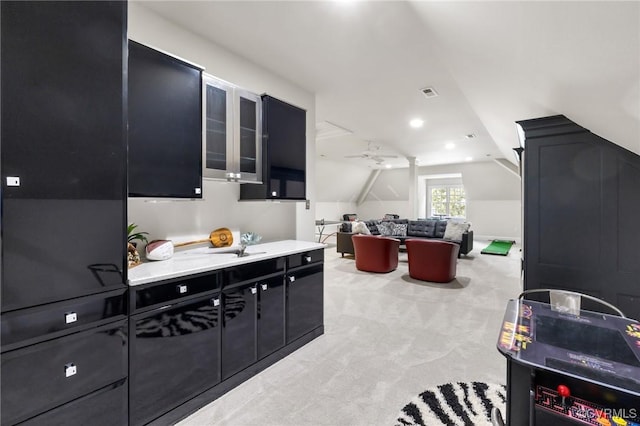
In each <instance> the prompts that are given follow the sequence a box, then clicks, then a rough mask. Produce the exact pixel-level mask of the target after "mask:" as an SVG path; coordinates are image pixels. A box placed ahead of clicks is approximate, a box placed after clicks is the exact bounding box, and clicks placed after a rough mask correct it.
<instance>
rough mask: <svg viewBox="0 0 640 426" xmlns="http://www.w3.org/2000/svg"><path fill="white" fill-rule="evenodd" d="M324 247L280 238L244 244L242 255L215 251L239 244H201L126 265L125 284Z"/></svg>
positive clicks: (139, 282) (144, 282) (164, 278)
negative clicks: (140, 262) (162, 257)
mask: <svg viewBox="0 0 640 426" xmlns="http://www.w3.org/2000/svg"><path fill="white" fill-rule="evenodd" d="M325 247H326V244H320V243H312V242H309V241H296V240H284V241H276V242H272V243H264V244H256V245H253V246H247V249H246V250H245V253H249V256H245V257H238V256H237V255H236V254H235V253H216V252H221V251H222V252H224V251H225V250H229V249H234V248H239V246H234V247H225V248H210V247H201V248H195V249H189V250H183V251H177V252H175V253H174V254H173V257H172V258H171V259H167V260H159V261H152V260H147V261H145V262H144V263H142V264H141V265H138V266H136V267H134V268H131V269H129V271H128V274H129V285H130V286H136V285H140V284H147V283H151V282H155V281H162V280H166V279H169V278H176V277H183V276H185V275H191V274H197V273H200V272H207V271H215V270H217V269H222V268H227V267H229V266H235V265H243V264H246V263H251V262H256V261H260V260H265V259H272V258H274V257H281V256H287V255H290V254H295V253H302V252H305V251H308V250H317V249H323V248H325Z"/></svg>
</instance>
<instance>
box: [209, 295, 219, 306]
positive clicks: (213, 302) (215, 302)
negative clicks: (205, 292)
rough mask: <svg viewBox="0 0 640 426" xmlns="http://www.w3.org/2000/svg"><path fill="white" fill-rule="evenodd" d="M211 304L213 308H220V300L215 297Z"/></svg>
mask: <svg viewBox="0 0 640 426" xmlns="http://www.w3.org/2000/svg"><path fill="white" fill-rule="evenodd" d="M211 303H212V304H213V306H220V298H218V297H214V298H213V299H211Z"/></svg>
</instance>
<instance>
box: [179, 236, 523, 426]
mask: <svg viewBox="0 0 640 426" xmlns="http://www.w3.org/2000/svg"><path fill="white" fill-rule="evenodd" d="M329 241H331V240H328V241H327V242H329ZM331 242H332V243H335V241H331ZM488 243H489V241H488V240H486V239H485V240H483V239H480V238H476V241H475V243H474V244H477V245H478V247H484V246H485V245H487V244H488ZM324 274H325V275H324V277H325V279H324V283H325V288H324V315H325V316H324V323H325V334H324V335H322V336H320V337H319V338H317V339H315V340H314V341H312V342H311V343H309V344H307V345H305V346H304V347H302V348H300V349H299V350H297V351H295V352H294V353H292V354H291V355H289V356H288V357H286V358H285V359H283V360H281V361H279V362H277V363H276V364H274V365H272V366H271V367H269V368H267V369H266V370H264V371H262V372H261V373H260V374H258V375H257V376H255V377H253V378H251V379H249V380H247V381H246V382H244V383H242V384H241V385H240V386H238V387H236V388H234V389H232V390H231V391H229V392H227V393H226V394H225V395H223V396H222V397H220V398H219V399H217V400H216V401H214V402H213V403H211V404H209V405H207V406H206V407H203V408H202V409H201V410H199V411H198V412H197V413H194V414H193V415H191V416H189V417H188V418H186V419H184V420H183V421H181V422H180V423H179V426H204V425H207V426H211V425H215V426H336V425H341V426H378V425H380V426H385V425H386V426H388V425H393V424H395V423H396V422H397V419H398V417H399V412H400V409H401V408H402V407H404V406H405V405H406V404H407V403H409V402H410V401H411V399H412V398H414V397H415V396H417V395H419V394H420V393H422V392H423V391H424V390H425V389H434V388H436V387H437V385H439V384H442V383H457V382H467V383H468V382H472V381H478V382H484V383H498V384H499V383H505V376H506V361H505V359H504V357H503V356H502V355H500V353H499V352H498V350H497V349H496V341H497V338H498V334H499V332H500V327H501V326H502V318H503V316H504V309H505V306H506V303H507V301H508V300H509V299H510V298H514V297H517V295H518V294H519V293H520V292H521V291H522V286H521V284H520V253H519V251H518V250H514V248H512V249H511V253H510V254H509V255H508V256H485V255H481V254H480V249H479V248H478V249H476V250H474V251H472V252H471V253H470V254H469V255H468V256H463V257H461V258H460V259H458V269H457V278H456V279H455V280H454V281H452V282H450V283H448V284H435V283H429V282H425V281H418V280H414V279H412V278H411V277H410V276H409V273H408V263H407V254H406V253H405V252H401V253H400V262H399V264H398V269H397V270H395V271H393V272H390V273H388V274H373V273H367V272H362V271H358V270H357V269H356V268H355V262H354V259H353V257H346V256H345V257H341V256H340V254H339V253H337V252H336V249H335V248H328V249H327V250H325V268H324ZM422 406H423V407H424V404H423V405H422ZM423 411H426V410H423ZM503 412H504V411H503ZM426 418H427V417H426V415H425V417H424V418H423V421H424V422H425V423H424V424H425V425H426V426H431V425H438V424H442V423H438V422H437V421H435V422H432V423H429V422H428V420H425V419H426ZM470 418H475V417H470ZM408 421H410V419H408ZM400 424H402V423H400ZM418 424H419V423H418ZM457 424H459V425H463V424H464V422H463V421H458V423H457ZM479 424H480V425H482V423H479Z"/></svg>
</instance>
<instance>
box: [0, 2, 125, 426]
mask: <svg viewBox="0 0 640 426" xmlns="http://www.w3.org/2000/svg"><path fill="white" fill-rule="evenodd" d="M0 8H1V9H0V21H1V22H0V28H1V30H0V31H1V35H0V43H1V46H0V52H1V53H0V54H1V60H0V66H1V71H0V75H1V80H2V81H1V90H2V98H1V104H2V105H1V108H0V109H1V111H2V112H1V114H2V117H1V120H2V129H1V138H2V156H1V166H2V233H3V235H2V311H1V313H2V315H1V322H2V355H1V363H2V367H1V368H2V374H1V389H0V394H1V405H2V407H1V408H2V409H1V411H2V424H3V425H12V424H15V423H17V422H22V421H26V423H27V424H69V423H73V422H80V423H82V421H83V419H85V420H87V421H89V419H91V423H92V424H123V423H125V422H126V413H127V406H126V401H125V399H126V395H127V347H128V339H127V325H126V324H127V323H126V319H125V318H126V312H127V311H126V309H127V307H126V303H125V298H124V293H125V289H126V284H125V282H126V276H125V274H126V272H125V271H126V259H125V249H126V235H125V234H126V231H125V229H126V220H125V215H126V207H125V199H126V152H127V151H126V131H125V129H126V127H125V123H126V118H125V102H126V98H125V97H124V93H125V91H124V88H125V85H126V81H125V79H124V76H125V74H124V70H125V67H124V66H123V65H124V63H123V61H124V60H125V58H126V21H127V4H126V2H117V1H114V2H108V1H105V2H90V1H87V2H71V1H70V2H31V1H17V2H10V1H3V2H0ZM43 64H45V65H46V66H45V68H46V72H43ZM94 404H100V405H98V406H96V405H94Z"/></svg>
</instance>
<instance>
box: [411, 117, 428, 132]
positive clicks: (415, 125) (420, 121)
mask: <svg viewBox="0 0 640 426" xmlns="http://www.w3.org/2000/svg"><path fill="white" fill-rule="evenodd" d="M423 125H424V120H423V119H421V118H414V119H413V120H411V121H410V122H409V126H411V127H413V128H414V129H419V128H420V127H422V126H423Z"/></svg>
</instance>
